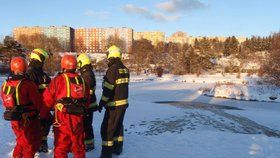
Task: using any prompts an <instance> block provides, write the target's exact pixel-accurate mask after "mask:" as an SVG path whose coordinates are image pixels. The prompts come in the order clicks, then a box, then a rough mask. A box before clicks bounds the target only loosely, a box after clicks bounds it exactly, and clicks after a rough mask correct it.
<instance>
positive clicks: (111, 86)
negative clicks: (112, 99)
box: [104, 81, 115, 90]
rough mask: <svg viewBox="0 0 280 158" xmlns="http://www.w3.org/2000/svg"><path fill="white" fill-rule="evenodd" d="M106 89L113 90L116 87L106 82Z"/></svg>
mask: <svg viewBox="0 0 280 158" xmlns="http://www.w3.org/2000/svg"><path fill="white" fill-rule="evenodd" d="M104 87H106V88H108V89H110V90H113V89H114V87H115V86H114V85H113V84H111V83H109V82H106V81H105V82H104Z"/></svg>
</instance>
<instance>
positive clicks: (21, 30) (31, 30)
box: [13, 26, 43, 41]
mask: <svg viewBox="0 0 280 158" xmlns="http://www.w3.org/2000/svg"><path fill="white" fill-rule="evenodd" d="M35 34H43V27H40V26H33V27H27V26H24V27H16V28H14V29H13V37H14V39H15V40H16V41H18V40H19V38H20V36H22V35H25V36H31V35H35Z"/></svg>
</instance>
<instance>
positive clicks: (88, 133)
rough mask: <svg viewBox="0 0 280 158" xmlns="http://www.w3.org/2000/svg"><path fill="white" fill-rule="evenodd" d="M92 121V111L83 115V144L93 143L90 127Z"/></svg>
mask: <svg viewBox="0 0 280 158" xmlns="http://www.w3.org/2000/svg"><path fill="white" fill-rule="evenodd" d="M92 121H93V111H89V112H88V113H87V115H85V117H84V127H85V144H93V143H94V133H93V127H92Z"/></svg>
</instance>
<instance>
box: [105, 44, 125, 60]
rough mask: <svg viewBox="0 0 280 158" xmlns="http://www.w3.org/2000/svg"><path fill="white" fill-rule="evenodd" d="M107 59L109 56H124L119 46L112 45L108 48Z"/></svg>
mask: <svg viewBox="0 0 280 158" xmlns="http://www.w3.org/2000/svg"><path fill="white" fill-rule="evenodd" d="M107 51H108V55H107V59H109V58H122V53H121V50H120V48H119V47H117V46H115V45H112V46H111V47H110V48H109V49H108V50H107Z"/></svg>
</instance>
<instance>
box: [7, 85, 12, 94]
mask: <svg viewBox="0 0 280 158" xmlns="http://www.w3.org/2000/svg"><path fill="white" fill-rule="evenodd" d="M10 91H11V87H10V86H8V91H7V94H10Z"/></svg>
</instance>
